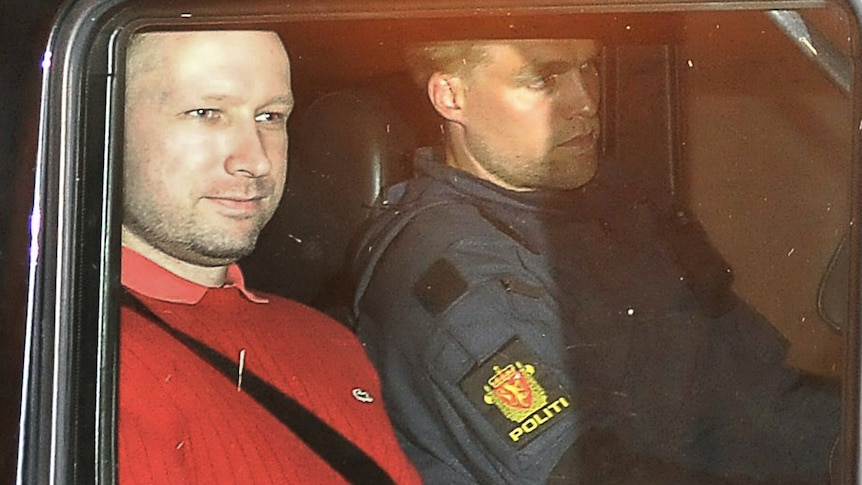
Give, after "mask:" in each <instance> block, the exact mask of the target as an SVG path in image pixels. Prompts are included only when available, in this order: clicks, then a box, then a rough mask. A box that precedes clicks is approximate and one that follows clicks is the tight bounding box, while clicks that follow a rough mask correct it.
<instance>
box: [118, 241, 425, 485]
mask: <svg viewBox="0 0 862 485" xmlns="http://www.w3.org/2000/svg"><path fill="white" fill-rule="evenodd" d="M122 266H123V268H122V283H123V285H124V286H125V287H126V288H128V289H129V290H130V291H131V292H132V293H133V294H134V295H135V296H136V298H138V300H139V301H140V302H142V303H143V304H144V305H145V306H146V307H147V308H148V309H149V310H150V311H151V312H152V313H153V314H154V315H157V316H158V318H159V319H161V320H163V321H164V322H166V323H167V324H168V325H170V326H171V327H174V328H175V329H177V330H180V331H182V332H184V333H186V334H188V335H190V336H192V337H194V338H195V339H197V340H199V341H201V342H204V343H205V344H206V345H208V346H209V347H211V348H213V349H215V350H216V351H217V352H219V353H220V354H222V355H223V356H224V357H227V358H230V359H232V360H233V361H234V363H237V364H238V362H239V359H240V355H242V356H244V357H243V359H244V369H245V371H246V372H252V373H254V374H255V375H257V376H258V377H260V378H261V379H263V380H265V381H267V382H268V383H270V384H271V385H273V386H274V387H276V388H277V389H279V390H280V391H281V392H282V393H284V394H286V395H288V396H290V397H292V398H293V399H295V400H296V401H297V402H299V403H301V404H302V405H303V406H304V407H305V408H306V409H308V410H310V411H311V412H313V413H314V414H315V415H317V416H318V417H319V418H320V419H321V420H323V421H325V422H326V423H327V424H328V425H329V426H331V427H332V428H333V429H336V430H337V431H338V432H339V433H341V434H342V435H343V436H344V437H345V438H347V439H349V440H350V441H352V442H353V443H354V444H356V445H357V446H359V447H360V448H361V449H362V450H363V451H365V453H366V454H368V456H370V457H372V458H373V459H374V460H375V461H377V463H379V464H380V466H381V467H382V468H383V469H384V470H386V471H387V472H388V473H389V475H390V476H391V477H392V478H393V480H395V482H396V483H409V484H414V483H416V484H418V483H421V479H420V478H419V475H418V473H417V472H416V470H415V469H414V468H413V466H412V465H411V464H410V463H409V461H408V460H407V458H406V456H405V455H404V453H403V452H402V451H401V449H400V447H399V445H398V443H397V441H396V438H395V434H394V432H393V430H392V426H391V423H390V422H389V419H388V416H387V415H386V411H385V408H384V405H383V402H382V400H381V391H380V383H379V380H378V378H377V374H376V372H375V371H374V369H373V367H372V365H371V363H370V362H369V361H368V359H367V357H366V356H365V352H364V350H363V348H362V346H361V344H360V343H359V341H358V340H357V339H356V337H355V336H354V335H353V334H352V333H351V332H350V331H348V330H347V329H346V328H345V327H343V326H342V325H340V324H338V323H337V322H335V321H333V320H331V319H330V318H328V317H326V316H325V315H323V314H321V313H320V312H318V311H316V310H313V309H311V308H308V307H306V306H304V305H301V304H299V303H297V302H293V301H289V300H285V299H284V298H280V297H276V296H269V297H267V298H261V297H259V296H257V295H255V294H253V293H251V292H250V291H249V290H247V289H246V288H245V284H244V282H243V279H242V274H241V272H240V271H239V268H238V267H237V266H236V265H231V266H230V267H229V268H228V273H227V283H226V284H225V285H224V286H222V287H219V288H208V287H206V286H202V285H199V284H196V283H193V282H190V281H188V280H184V279H182V278H180V277H178V276H177V275H175V274H173V273H171V272H170V271H167V270H165V269H164V268H162V267H160V266H158V265H157V264H156V263H154V262H152V261H150V260H148V259H146V258H145V257H143V256H141V255H140V254H138V253H136V252H134V251H132V250H130V249H128V248H124V249H123V260H122ZM152 318H153V317H151V316H148V315H147V314H146V313H142V312H140V311H138V310H137V309H136V308H135V307H133V306H125V305H124V306H123V308H122V310H121V318H120V359H119V361H120V366H119V390H118V397H119V406H118V459H117V466H118V476H119V483H120V485H130V484H136V483H140V484H148V485H161V484H165V485H166V484H176V483H182V484H201V485H218V484H255V485H257V484H270V483H271V484H294V483H295V484H307V483H326V484H339V483H345V482H344V479H343V478H342V477H341V476H340V475H338V474H337V473H336V472H335V471H334V470H333V469H332V468H331V467H330V466H329V465H328V464H327V463H326V462H325V461H324V460H323V459H322V458H321V457H320V456H318V455H317V454H316V453H315V452H313V451H312V450H311V449H309V448H308V447H307V446H306V445H305V443H304V442H303V441H302V440H300V439H299V438H298V437H296V436H295V435H294V434H293V432H292V431H291V430H290V429H289V428H287V426H285V425H284V424H282V423H281V422H280V421H279V420H278V419H277V418H275V417H274V416H272V415H271V414H269V412H268V411H267V410H266V409H265V408H264V407H263V406H261V405H260V404H259V403H258V402H257V401H256V400H255V399H254V398H253V397H251V396H250V395H248V394H247V393H245V392H243V390H242V386H241V379H239V377H240V376H239V375H238V376H237V379H228V378H226V377H225V376H224V375H223V374H221V373H220V372H219V371H217V370H216V369H214V368H213V367H212V366H211V365H210V364H209V363H208V362H207V361H205V360H204V359H202V358H200V357H198V356H197V355H195V354H194V353H192V352H191V351H190V350H189V349H187V348H186V347H185V346H183V345H182V344H181V343H180V342H179V341H178V340H176V339H175V338H174V337H172V336H171V335H170V334H169V333H168V332H166V331H165V330H163V329H162V328H161V327H160V326H159V325H157V324H156V323H155V322H154V321H153V320H152ZM238 368H239V366H238Z"/></svg>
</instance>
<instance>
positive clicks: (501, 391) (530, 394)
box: [485, 362, 548, 423]
mask: <svg viewBox="0 0 862 485" xmlns="http://www.w3.org/2000/svg"><path fill="white" fill-rule="evenodd" d="M535 373H536V368H535V367H534V366H532V365H530V364H522V363H520V362H515V363H514V364H509V365H507V366H506V367H503V368H502V369H501V368H500V367H499V366H494V375H493V376H491V378H490V379H488V384H487V385H486V386H485V403H486V404H489V405H490V404H494V405H495V406H497V408H498V409H499V410H500V412H501V413H503V416H505V417H506V418H508V419H509V420H511V421H514V422H516V423H520V422H521V421H523V420H525V419H526V418H527V417H529V416H530V415H531V414H533V413H534V412H536V411H538V410H539V409H541V408H542V407H544V406H545V405H546V404H547V403H548V395H547V393H546V392H545V390H544V389H543V388H542V386H541V385H540V384H539V382H538V381H537V380H536V379H535V378H534V377H533V375H534V374H535Z"/></svg>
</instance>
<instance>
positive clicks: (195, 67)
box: [123, 31, 293, 266]
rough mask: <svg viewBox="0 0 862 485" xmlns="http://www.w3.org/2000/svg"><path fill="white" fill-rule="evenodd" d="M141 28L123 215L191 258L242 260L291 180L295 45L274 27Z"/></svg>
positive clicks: (153, 239)
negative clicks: (289, 48)
mask: <svg viewBox="0 0 862 485" xmlns="http://www.w3.org/2000/svg"><path fill="white" fill-rule="evenodd" d="M142 35H143V36H145V37H144V38H142V39H140V40H139V42H140V43H139V44H138V45H137V46H136V47H133V48H132V52H133V53H130V55H129V67H128V80H127V90H126V120H125V121H126V125H125V173H124V189H125V199H124V209H125V216H124V221H123V225H124V227H125V229H126V230H128V231H129V232H131V233H133V234H134V235H135V236H137V237H139V238H140V239H142V240H143V241H145V242H146V243H147V244H149V245H150V246H152V247H154V248H155V249H158V250H159V251H162V252H164V253H166V254H168V255H170V256H173V257H175V258H177V259H180V260H183V261H186V262H189V263H193V264H197V265H202V266H218V265H223V264H226V263H229V262H233V261H236V260H237V259H239V258H240V257H242V256H245V255H246V254H248V253H249V252H250V251H251V250H252V249H253V248H254V245H255V242H256V240H257V236H258V234H259V232H260V230H261V228H263V226H264V225H265V224H266V222H267V221H268V220H269V219H270V217H271V216H272V214H273V212H274V211H275V209H276V207H277V206H278V202H279V200H280V199H281V194H282V191H283V188H284V181H285V174H286V171H287V131H286V126H285V123H286V120H287V117H288V115H289V114H290V111H291V109H292V107H293V95H292V92H291V89H290V67H289V62H288V58H287V53H286V52H285V50H284V47H283V45H282V43H281V41H280V40H279V38H278V36H277V35H275V34H273V33H269V32H254V31H230V32H229V31H209V32H182V33H179V32H174V33H164V32H162V33H150V34H142Z"/></svg>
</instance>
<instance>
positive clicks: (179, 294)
mask: <svg viewBox="0 0 862 485" xmlns="http://www.w3.org/2000/svg"><path fill="white" fill-rule="evenodd" d="M121 265H122V271H121V281H122V284H123V286H125V287H127V288H129V289H131V290H134V291H136V292H138V293H140V294H142V295H144V296H148V297H150V298H155V299H157V300H162V301H167V302H171V303H184V304H186V305H194V304H196V303H198V302H199V301H201V299H202V298H203V297H204V295H205V294H206V292H207V291H209V290H210V289H211V288H210V287H207V286H204V285H200V284H198V283H195V282H193V281H189V280H187V279H184V278H182V277H180V276H177V275H175V274H174V273H171V272H170V271H168V270H166V269H165V268H163V267H161V266H159V265H158V264H156V263H155V262H153V261H152V260H149V259H147V258H145V257H144V256H142V255H141V254H139V253H137V252H135V251H134V250H132V249H130V248H127V247H125V246H123V256H122V263H121ZM222 288H236V289H238V290H239V291H240V292H242V294H243V295H245V297H246V298H248V300H249V301H251V302H254V303H267V302H268V300H267V299H266V298H262V297H259V296H257V295H255V294H254V293H252V292H251V291H249V290H248V289H247V288H246V287H245V280H244V279H243V276H242V271H241V270H240V269H239V266H238V265H237V264H236V263H234V264H231V265H230V266H228V268H227V275H226V276H225V283H224V285H222Z"/></svg>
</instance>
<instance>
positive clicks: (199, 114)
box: [184, 108, 221, 120]
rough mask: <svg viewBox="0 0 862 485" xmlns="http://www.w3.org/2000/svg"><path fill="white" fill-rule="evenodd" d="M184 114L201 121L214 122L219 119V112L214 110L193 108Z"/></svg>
mask: <svg viewBox="0 0 862 485" xmlns="http://www.w3.org/2000/svg"><path fill="white" fill-rule="evenodd" d="M184 114H185V115H186V116H189V117H192V118H198V119H202V120H214V119H217V118H220V117H221V111H220V110H218V109H216V108H195V109H192V110H189V111H186V112H185V113H184Z"/></svg>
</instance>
